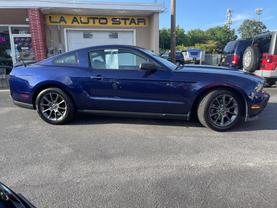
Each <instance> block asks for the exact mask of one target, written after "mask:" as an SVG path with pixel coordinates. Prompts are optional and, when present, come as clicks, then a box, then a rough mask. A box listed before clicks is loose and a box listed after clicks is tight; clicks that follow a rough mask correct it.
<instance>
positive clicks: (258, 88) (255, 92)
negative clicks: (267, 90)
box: [249, 82, 264, 100]
mask: <svg viewBox="0 0 277 208" xmlns="http://www.w3.org/2000/svg"><path fill="white" fill-rule="evenodd" d="M263 88H264V83H261V82H260V83H259V84H257V86H256V87H255V89H254V90H253V91H252V92H251V94H250V95H249V98H250V99H251V100H253V99H254V98H255V96H256V95H257V93H259V92H261V91H262V90H263Z"/></svg>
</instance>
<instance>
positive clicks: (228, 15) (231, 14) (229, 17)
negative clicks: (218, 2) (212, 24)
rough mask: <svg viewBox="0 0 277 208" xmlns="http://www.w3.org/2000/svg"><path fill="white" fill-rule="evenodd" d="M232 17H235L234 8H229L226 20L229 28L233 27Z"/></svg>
mask: <svg viewBox="0 0 277 208" xmlns="http://www.w3.org/2000/svg"><path fill="white" fill-rule="evenodd" d="M232 17H233V10H232V9H230V8H229V9H227V15H226V22H225V25H226V26H227V27H228V28H229V29H231V25H232V24H233V21H232Z"/></svg>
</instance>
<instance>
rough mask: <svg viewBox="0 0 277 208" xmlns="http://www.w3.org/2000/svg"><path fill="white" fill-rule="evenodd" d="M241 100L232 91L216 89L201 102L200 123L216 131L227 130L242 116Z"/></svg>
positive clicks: (199, 110) (198, 113)
mask: <svg viewBox="0 0 277 208" xmlns="http://www.w3.org/2000/svg"><path fill="white" fill-rule="evenodd" d="M242 106H243V105H242V103H241V100H240V99H239V98H238V97H237V96H236V95H235V94H234V93H232V92H231V91H228V90H214V91H212V92H210V93H209V94H207V95H206V96H205V97H204V98H203V99H202V101H201V102H200V104H199V106H198V110H197V115H198V119H199V121H200V123H201V124H202V125H203V126H205V127H207V128H210V129H213V130H215V131H227V130H229V129H231V128H233V127H234V126H236V125H237V124H238V123H239V122H240V121H241V118H242V112H243V107H242Z"/></svg>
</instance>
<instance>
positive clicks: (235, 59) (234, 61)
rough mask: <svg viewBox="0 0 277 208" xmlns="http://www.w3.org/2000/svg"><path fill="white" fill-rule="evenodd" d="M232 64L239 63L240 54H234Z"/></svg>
mask: <svg viewBox="0 0 277 208" xmlns="http://www.w3.org/2000/svg"><path fill="white" fill-rule="evenodd" d="M232 64H234V65H237V64H239V56H238V55H233V57H232Z"/></svg>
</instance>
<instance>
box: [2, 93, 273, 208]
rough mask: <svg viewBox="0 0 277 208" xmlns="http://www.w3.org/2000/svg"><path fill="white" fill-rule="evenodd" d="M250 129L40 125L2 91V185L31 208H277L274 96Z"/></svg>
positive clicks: (176, 124) (86, 119) (159, 123)
mask: <svg viewBox="0 0 277 208" xmlns="http://www.w3.org/2000/svg"><path fill="white" fill-rule="evenodd" d="M267 91H268V92H269V93H270V94H271V99H270V103H269V105H268V107H267V108H266V110H265V111H264V112H263V113H262V114H261V115H260V118H259V119H258V120H256V121H252V122H248V123H245V124H242V125H241V126H240V127H238V128H236V129H234V130H232V131H231V132H225V133H217V132H213V131H211V130H208V129H206V128H204V127H201V126H200V125H199V124H198V123H194V122H185V121H175V120H155V119H138V118H137V119H134V118H114V117H113V118H111V117H95V116H92V115H80V116H78V118H77V119H76V120H75V121H74V122H73V123H71V124H69V125H64V126H53V125H49V124H47V123H45V122H43V121H42V120H41V119H40V118H39V117H38V115H37V114H36V112H35V111H32V110H27V109H22V108H19V107H16V106H14V105H13V104H12V102H11V100H10V98H9V92H8V91H0V181H2V182H3V183H5V184H6V185H8V186H10V187H11V188H12V189H14V190H15V191H16V192H19V193H22V194H23V195H24V196H25V197H26V198H28V199H29V200H30V201H31V202H32V203H33V204H34V205H36V206H37V207H51V208H56V207H60V208H65V207H78V208H79V207H107V208H108V207H120V208H121V207H123V208H124V207H128V208H130V207H132V208H133V207H157V208H158V207H170V208H175V207H190V208H194V207H212V208H217V207H218V208H222V207H236V208H239V207H243V208H247V207H249V208H250V207H251V208H256V207H257V208H260V207H266V208H270V207H272V208H273V207H274V208H276V207H277V177H276V175H277V122H276V120H277V89H275V88H272V89H268V90H267Z"/></svg>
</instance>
